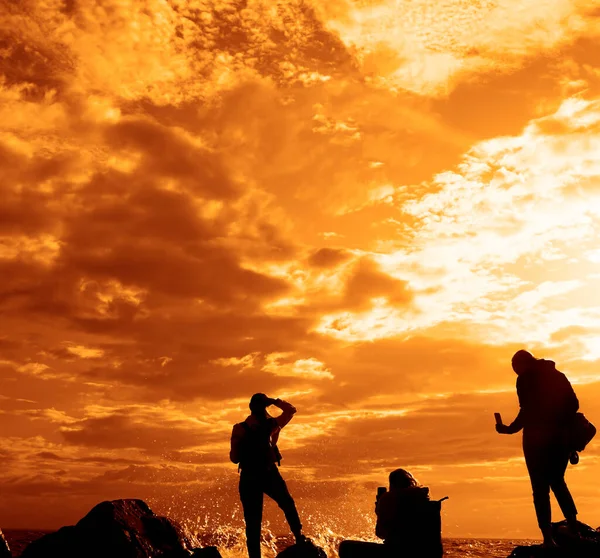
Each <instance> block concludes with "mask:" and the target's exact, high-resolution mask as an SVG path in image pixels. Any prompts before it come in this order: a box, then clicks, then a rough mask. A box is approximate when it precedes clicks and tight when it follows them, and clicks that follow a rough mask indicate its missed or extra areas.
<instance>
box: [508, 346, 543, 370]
mask: <svg viewBox="0 0 600 558" xmlns="http://www.w3.org/2000/svg"><path fill="white" fill-rule="evenodd" d="M536 362H537V359H536V358H535V357H534V356H533V355H532V354H531V353H530V352H529V351H525V350H524V349H521V350H520V351H517V352H516V353H515V354H514V355H513V357H512V361H511V364H512V369H513V370H514V371H515V373H516V374H522V373H523V372H528V371H529V370H531V369H532V368H533V367H534V366H535V363H536Z"/></svg>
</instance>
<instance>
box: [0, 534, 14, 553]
mask: <svg viewBox="0 0 600 558" xmlns="http://www.w3.org/2000/svg"><path fill="white" fill-rule="evenodd" d="M11 556H12V554H11V553H10V548H9V546H8V543H7V542H6V539H5V538H4V533H3V532H2V530H0V558H11Z"/></svg>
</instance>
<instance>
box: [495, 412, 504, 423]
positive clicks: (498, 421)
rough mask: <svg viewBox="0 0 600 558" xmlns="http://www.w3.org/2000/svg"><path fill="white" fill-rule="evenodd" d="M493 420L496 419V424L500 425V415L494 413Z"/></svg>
mask: <svg viewBox="0 0 600 558" xmlns="http://www.w3.org/2000/svg"><path fill="white" fill-rule="evenodd" d="M494 418H495V419H496V424H502V417H501V416H500V413H494Z"/></svg>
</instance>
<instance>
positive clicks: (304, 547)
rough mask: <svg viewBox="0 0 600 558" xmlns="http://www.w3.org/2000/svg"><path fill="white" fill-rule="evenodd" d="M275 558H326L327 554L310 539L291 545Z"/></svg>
mask: <svg viewBox="0 0 600 558" xmlns="http://www.w3.org/2000/svg"><path fill="white" fill-rule="evenodd" d="M277 558H327V554H325V551H324V550H323V549H322V548H321V547H320V546H317V545H316V544H315V543H313V542H312V541H311V540H310V539H306V541H305V542H302V543H298V544H293V545H292V546H288V547H287V548H286V549H284V550H282V551H281V552H280V553H279V554H278V555H277Z"/></svg>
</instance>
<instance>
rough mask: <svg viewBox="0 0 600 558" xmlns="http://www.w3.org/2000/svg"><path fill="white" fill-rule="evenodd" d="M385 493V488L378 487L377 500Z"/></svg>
mask: <svg viewBox="0 0 600 558" xmlns="http://www.w3.org/2000/svg"><path fill="white" fill-rule="evenodd" d="M386 491H387V488H386V487H385V486H378V487H377V498H379V497H380V496H381V495H382V494H385V493H386Z"/></svg>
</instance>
